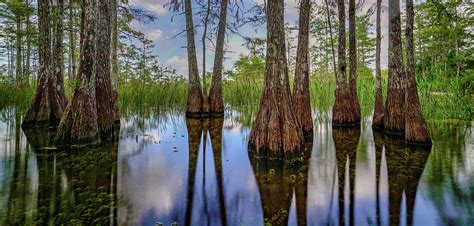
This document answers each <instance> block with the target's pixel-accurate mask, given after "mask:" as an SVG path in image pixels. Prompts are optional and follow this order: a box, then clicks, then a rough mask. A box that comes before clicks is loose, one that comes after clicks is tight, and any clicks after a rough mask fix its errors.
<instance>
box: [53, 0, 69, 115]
mask: <svg viewBox="0 0 474 226" xmlns="http://www.w3.org/2000/svg"><path fill="white" fill-rule="evenodd" d="M56 3H57V6H56V8H57V20H56V23H55V25H56V29H55V38H54V47H53V60H52V65H53V67H52V68H53V74H52V76H51V79H50V89H49V95H50V97H49V99H50V101H51V110H52V113H53V114H56V115H55V118H57V119H60V118H61V117H62V115H63V112H64V110H65V108H66V105H67V99H66V94H65V93H64V58H63V50H64V48H63V37H64V29H63V19H64V17H63V16H64V0H57V1H56ZM57 123H59V121H57V122H56V124H57Z"/></svg>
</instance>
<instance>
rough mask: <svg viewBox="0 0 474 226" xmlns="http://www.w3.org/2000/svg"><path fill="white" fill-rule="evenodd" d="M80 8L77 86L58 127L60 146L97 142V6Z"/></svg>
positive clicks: (89, 0) (90, 0) (85, 4)
mask: <svg viewBox="0 0 474 226" xmlns="http://www.w3.org/2000/svg"><path fill="white" fill-rule="evenodd" d="M82 8H83V9H82V10H83V14H82V15H83V16H84V18H83V19H84V23H83V31H82V34H81V37H83V38H82V39H81V46H82V47H81V57H80V59H81V60H80V63H79V71H78V74H77V76H78V79H79V80H80V84H79V87H76V88H75V89H74V93H73V95H72V99H71V101H70V102H69V104H68V106H67V108H66V111H65V113H64V115H63V117H62V118H61V123H60V124H59V128H58V133H57V135H56V142H58V143H61V144H87V143H91V142H97V141H99V129H98V123H97V103H96V92H95V90H96V62H95V60H94V57H95V36H96V33H95V31H96V30H95V28H96V27H95V26H96V21H97V20H96V13H97V2H96V1H94V0H84V2H83V5H82Z"/></svg>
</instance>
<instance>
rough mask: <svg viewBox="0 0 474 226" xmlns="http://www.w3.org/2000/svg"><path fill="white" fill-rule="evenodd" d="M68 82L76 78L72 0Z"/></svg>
mask: <svg viewBox="0 0 474 226" xmlns="http://www.w3.org/2000/svg"><path fill="white" fill-rule="evenodd" d="M68 76H69V82H73V81H74V80H75V79H76V31H75V30H74V0H69V68H68Z"/></svg>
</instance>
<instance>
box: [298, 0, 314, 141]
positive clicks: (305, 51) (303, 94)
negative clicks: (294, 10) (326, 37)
mask: <svg viewBox="0 0 474 226" xmlns="http://www.w3.org/2000/svg"><path fill="white" fill-rule="evenodd" d="M310 13H311V3H310V1H309V0H301V1H300V18H299V33H298V47H297V54H296V69H295V82H294V84H293V85H294V86H293V110H294V111H295V116H296V119H297V120H298V122H299V124H300V125H301V128H302V129H303V133H304V134H305V135H312V134H313V117H312V114H311V101H310V95H309V56H308V55H309V20H310Z"/></svg>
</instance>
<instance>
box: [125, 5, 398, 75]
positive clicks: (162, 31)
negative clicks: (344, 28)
mask: <svg viewBox="0 0 474 226" xmlns="http://www.w3.org/2000/svg"><path fill="white" fill-rule="evenodd" d="M168 2H169V0H130V5H132V6H134V7H138V8H141V9H144V10H147V11H150V12H152V13H154V14H155V16H157V17H158V20H156V21H154V22H152V23H147V24H144V23H141V22H138V21H134V22H133V23H132V26H133V27H135V28H136V29H138V30H140V31H142V32H143V33H144V34H145V35H146V36H147V38H148V39H150V40H152V41H153V44H154V45H155V47H154V49H153V53H155V54H156V55H158V58H159V62H160V64H162V66H169V67H172V68H175V69H176V70H177V73H178V74H180V75H184V76H186V77H187V71H188V67H187V53H186V37H185V36H184V35H185V33H182V31H183V30H184V28H185V26H186V24H185V18H184V17H185V16H184V14H176V13H173V12H170V11H169V10H168V8H167V7H165V4H166V3H168ZM193 2H194V1H193ZM263 2H264V0H243V3H244V7H245V9H249V8H251V7H252V6H254V5H255V4H258V3H259V4H261V3H263ZM316 2H317V4H322V2H323V1H322V0H317V1H316ZM374 3H375V0H366V1H365V4H364V6H363V9H362V10H363V11H366V10H367V9H368V8H370V7H371V6H372V5H373V4H374ZM382 4H383V5H387V0H383V1H382ZM402 7H403V6H402ZM346 8H347V7H346ZM402 11H403V9H402ZM194 12H196V10H194ZM387 14H388V12H387V10H383V12H382V36H383V38H382V53H381V64H382V68H384V67H386V65H387V61H388V57H387V47H388V42H387V37H388V29H387V27H388V26H387V25H388V20H387V19H388V18H387V17H388V15H387ZM297 21H298V0H285V23H289V24H290V25H293V26H297ZM372 22H373V23H374V24H375V14H374V15H373V18H372ZM194 23H195V24H196V23H197V18H196V17H195V21H194ZM201 30H202V29H197V30H196V37H195V38H196V48H197V58H198V65H199V70H200V72H202V44H201V41H200V40H201V36H202V31H201ZM372 30H375V28H372ZM265 31H266V29H265V25H262V26H260V27H254V26H252V25H246V26H244V27H241V28H240V29H239V32H240V33H241V34H243V35H245V36H249V37H261V38H265V35H266V32H265ZM180 33H182V35H179V34H180ZM374 33H375V32H374ZM227 34H228V36H227V37H226V47H225V50H226V54H225V60H224V67H225V69H227V70H229V69H232V66H233V64H234V62H235V61H236V60H237V59H238V58H239V56H240V55H241V54H244V55H245V54H248V52H249V51H248V50H247V49H246V48H245V46H243V43H244V41H243V39H242V38H241V37H240V36H239V35H236V34H232V33H231V32H228V33H227ZM296 34H297V31H295V32H293V34H292V35H294V36H296ZM374 35H375V34H374ZM294 41H295V42H296V41H297V39H296V38H295V39H294ZM293 45H294V46H296V43H294V44H293ZM207 46H212V45H211V44H210V43H208V44H207ZM206 49H207V51H206V54H207V57H206V71H208V72H209V71H212V65H213V61H214V52H213V48H206Z"/></svg>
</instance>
